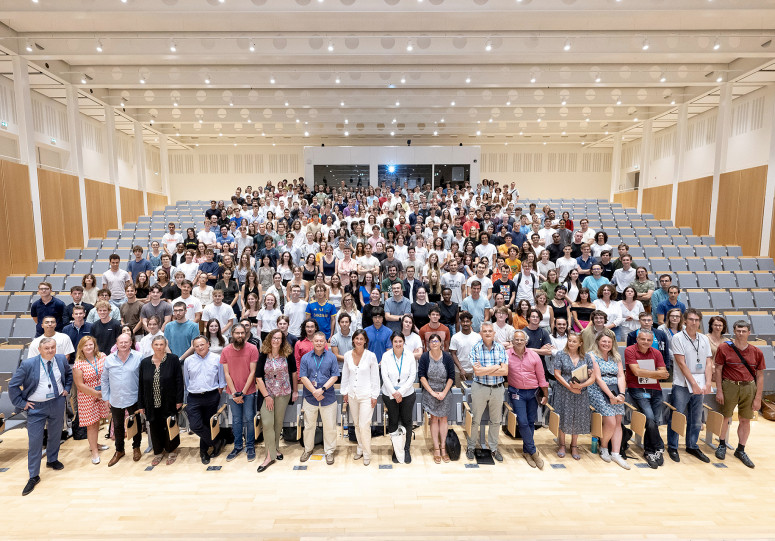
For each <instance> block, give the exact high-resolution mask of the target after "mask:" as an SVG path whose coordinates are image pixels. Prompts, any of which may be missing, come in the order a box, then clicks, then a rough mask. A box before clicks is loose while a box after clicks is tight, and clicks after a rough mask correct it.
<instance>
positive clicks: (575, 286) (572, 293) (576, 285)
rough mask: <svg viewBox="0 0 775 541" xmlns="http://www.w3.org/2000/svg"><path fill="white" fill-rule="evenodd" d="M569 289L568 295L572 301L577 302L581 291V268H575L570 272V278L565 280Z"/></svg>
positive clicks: (564, 283) (565, 284)
mask: <svg viewBox="0 0 775 541" xmlns="http://www.w3.org/2000/svg"><path fill="white" fill-rule="evenodd" d="M563 285H564V286H565V289H566V290H567V292H568V293H567V297H568V300H569V301H570V302H576V301H577V300H578V298H579V292H580V291H581V287H582V286H581V280H580V278H579V269H573V270H571V271H570V272H569V273H568V278H567V279H566V280H565V282H563Z"/></svg>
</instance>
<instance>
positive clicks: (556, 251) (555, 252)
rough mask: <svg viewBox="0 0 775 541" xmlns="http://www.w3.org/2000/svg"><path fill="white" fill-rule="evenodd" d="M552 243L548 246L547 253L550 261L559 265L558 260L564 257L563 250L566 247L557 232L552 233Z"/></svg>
mask: <svg viewBox="0 0 775 541" xmlns="http://www.w3.org/2000/svg"><path fill="white" fill-rule="evenodd" d="M551 238H552V242H550V243H548V244H547V245H546V251H547V252H549V261H551V262H552V263H554V264H557V260H558V259H560V258H561V257H562V255H563V248H565V245H564V244H563V243H562V241H561V240H560V234H559V233H558V232H557V231H554V232H553V233H552V236H551Z"/></svg>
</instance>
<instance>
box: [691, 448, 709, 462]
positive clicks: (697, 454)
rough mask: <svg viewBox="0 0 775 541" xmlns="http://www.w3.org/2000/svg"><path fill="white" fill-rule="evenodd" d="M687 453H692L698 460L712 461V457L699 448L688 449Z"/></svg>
mask: <svg viewBox="0 0 775 541" xmlns="http://www.w3.org/2000/svg"><path fill="white" fill-rule="evenodd" d="M686 453H687V454H689V455H692V456H693V457H695V458H696V459H697V460H701V461H702V462H705V463H706V464H707V463H708V462H710V459H709V458H708V457H707V456H705V453H703V452H702V451H700V450H699V449H687V450H686Z"/></svg>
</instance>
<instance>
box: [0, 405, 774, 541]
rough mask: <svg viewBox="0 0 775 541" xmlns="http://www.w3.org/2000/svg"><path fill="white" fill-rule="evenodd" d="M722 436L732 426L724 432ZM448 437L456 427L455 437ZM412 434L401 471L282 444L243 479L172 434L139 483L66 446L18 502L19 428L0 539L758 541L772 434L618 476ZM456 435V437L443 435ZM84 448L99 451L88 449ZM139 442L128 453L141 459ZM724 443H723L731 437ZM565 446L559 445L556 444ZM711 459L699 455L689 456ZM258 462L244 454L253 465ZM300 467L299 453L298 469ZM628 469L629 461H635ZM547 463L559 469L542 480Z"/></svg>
mask: <svg viewBox="0 0 775 541" xmlns="http://www.w3.org/2000/svg"><path fill="white" fill-rule="evenodd" d="M735 428H736V425H733V429H735ZM458 430H459V429H458ZM421 432H422V431H421V430H417V433H418V439H417V440H416V441H415V442H414V444H413V449H414V453H413V463H412V464H411V465H395V466H393V467H392V469H380V468H379V466H380V465H390V455H389V450H388V446H387V440H386V438H378V439H376V440H375V443H376V446H375V448H376V450H377V452H378V455H377V456H375V457H374V458H373V459H372V463H371V465H370V466H368V467H364V466H363V463H362V461H353V459H352V456H353V452H354V445H353V444H350V443H349V442H343V441H342V440H341V439H340V440H339V448H338V450H337V454H336V463H335V464H334V465H333V466H328V465H326V463H325V461H324V460H310V461H309V462H307V463H306V465H307V469H306V470H296V471H294V469H293V467H294V466H297V465H299V461H298V459H299V455H300V454H301V448H300V447H299V445H298V444H293V445H291V446H284V447H282V449H283V451H284V452H285V460H284V461H282V462H278V463H276V464H275V465H273V466H272V467H271V468H270V469H269V470H268V471H266V472H264V473H262V474H258V473H256V467H257V466H258V464H259V463H260V458H259V459H257V461H256V462H253V463H248V462H247V461H246V459H245V456H244V454H243V455H242V456H241V457H240V458H239V459H237V460H235V461H233V462H231V463H226V460H225V455H226V453H225V452H224V453H223V454H222V455H221V456H220V457H219V458H218V459H216V460H214V461H213V462H212V463H211V464H212V465H221V466H223V469H222V470H220V471H206V470H205V466H203V465H202V464H201V463H200V461H199V457H198V453H197V451H198V440H197V438H196V437H195V436H193V435H183V436H182V438H183V443H182V453H181V456H180V457H179V458H178V461H177V462H176V463H175V464H174V465H172V466H166V465H165V464H164V463H162V464H161V465H159V466H157V467H156V468H154V469H153V470H152V471H145V468H146V467H147V466H149V465H150V461H151V456H150V455H143V458H142V460H141V461H140V462H139V463H134V462H132V460H131V454H130V455H128V456H127V457H126V458H124V459H123V460H122V461H121V462H120V463H119V464H118V465H117V466H115V467H113V468H110V469H108V467H107V462H108V460H109V458H110V456H112V453H113V450H112V449H111V450H110V451H105V452H104V453H103V455H102V456H103V462H102V464H100V465H98V466H94V465H92V464H91V462H90V460H89V453H88V444H87V443H86V442H85V441H73V440H69V441H67V442H66V443H65V444H64V445H63V447H62V451H61V453H60V460H61V461H62V462H63V463H64V465H65V469H64V470H63V471H61V472H54V471H52V470H48V469H46V468H45V467H44V468H43V469H42V472H41V483H40V484H39V485H38V486H37V488H36V489H35V491H34V492H33V493H32V494H31V495H29V496H26V497H24V498H23V497H22V496H21V490H22V488H23V486H24V484H25V483H26V481H27V455H26V442H27V439H26V437H27V434H26V431H22V430H16V431H11V432H9V433H6V434H3V435H2V436H1V437H2V438H3V439H4V441H3V442H2V443H0V468H8V470H7V471H4V472H2V473H0V510H1V511H2V517H3V518H2V522H3V525H2V530H0V531H2V534H0V538H2V539H25V540H30V539H32V540H36V539H53V538H57V539H93V538H99V539H137V538H142V539H197V540H198V539H227V538H235V537H240V538H246V537H248V536H249V537H251V538H254V539H255V538H259V539H339V538H346V539H391V540H396V539H515V538H525V539H567V538H570V537H573V538H578V539H582V538H584V539H587V538H592V539H615V540H621V539H641V538H645V537H649V538H656V539H665V538H668V539H685V538H693V539H705V538H708V539H710V538H712V539H720V538H725V539H732V538H774V537H775V511H774V510H773V507H772V504H773V502H774V501H775V498H774V496H775V483H774V482H773V479H774V478H775V456H773V452H772V449H773V448H774V447H775V423H771V422H769V421H765V420H761V421H758V422H755V423H753V430H752V435H751V439H750V444H749V446H748V448H747V450H748V452H749V455H750V456H751V458H752V459H753V461H754V462H755V463H756V465H757V466H756V469H755V470H749V469H748V468H746V467H745V466H743V465H742V464H741V463H740V462H739V461H738V460H737V459H735V458H734V457H732V456H731V452H730V453H729V454H728V455H727V460H726V461H725V463H724V464H725V465H726V468H718V467H716V464H717V463H718V460H716V459H715V457H712V463H711V464H702V463H700V462H699V461H697V460H695V459H694V458H692V457H689V456H687V455H686V454H684V453H682V455H681V457H682V461H681V463H680V464H675V463H673V462H671V461H670V460H669V459H668V458H667V457H666V459H665V460H666V464H665V466H664V467H662V468H660V469H659V470H651V469H648V468H645V469H643V468H638V467H633V469H632V470H630V471H624V470H622V469H621V468H619V467H618V466H616V465H615V464H606V463H604V462H602V461H601V460H600V458H598V457H596V456H593V455H591V454H590V453H589V450H588V449H589V446H588V443H589V439H588V438H589V437H588V436H587V437H584V439H583V440H582V441H583V442H584V444H585V447H584V449H583V451H582V460H581V461H579V462H576V461H574V460H573V459H572V458H570V455H568V456H567V457H566V458H564V459H562V460H561V459H558V458H557V457H556V455H555V453H554V451H555V445H554V443H553V441H552V435H551V434H550V433H549V432H548V430H546V429H544V430H540V431H538V432H537V435H536V436H537V443H538V445H539V449H540V451H541V453H542V454H543V456H544V458H545V460H546V461H547V465H546V468H545V470H544V471H538V470H534V469H531V468H530V467H529V466H528V465H527V463H526V462H525V461H524V460H523V459H522V456H521V442H516V441H515V440H511V439H510V438H508V437H507V436H506V435H505V434H504V435H501V443H502V446H501V449H502V451H503V455H504V457H505V461H504V462H503V463H502V464H496V465H494V466H480V467H478V468H466V464H467V463H468V461H467V460H465V457H462V459H461V460H460V461H458V462H452V463H449V464H441V465H436V464H434V462H433V459H432V454H431V453H430V452H427V451H426V450H425V445H424V442H423V441H422V435H421ZM459 434H461V435H462V431H461V432H459ZM100 441H101V442H103V441H106V440H104V439H103V438H102V437H100ZM145 443H146V441H145V439H144V440H143V447H145ZM732 443H733V444H736V443H737V439H736V437H732ZM568 450H570V448H568ZM703 450H704V451H705V452H706V453H708V454H709V456H711V453H712V450H710V449H709V448H707V447H706V446H704V445H703ZM263 452H264V449H263V447H260V448H259V449H258V454H259V457H260V456H261V454H262V453H263ZM313 458H315V457H313ZM636 463H641V464H644V462H643V460H642V457H640V456H638V460H637V461H636ZM550 465H564V466H565V468H552V467H551V466H550Z"/></svg>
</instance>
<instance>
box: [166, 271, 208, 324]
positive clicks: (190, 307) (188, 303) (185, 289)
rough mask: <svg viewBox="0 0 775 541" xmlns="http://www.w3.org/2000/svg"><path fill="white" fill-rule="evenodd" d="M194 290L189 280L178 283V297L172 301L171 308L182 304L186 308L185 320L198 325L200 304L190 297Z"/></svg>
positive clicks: (200, 311)
mask: <svg viewBox="0 0 775 541" xmlns="http://www.w3.org/2000/svg"><path fill="white" fill-rule="evenodd" d="M193 290H194V284H192V283H191V282H190V281H189V280H183V281H182V282H181V283H180V297H178V298H177V299H174V300H173V301H172V306H175V305H176V304H177V303H179V302H182V303H183V304H184V305H185V307H186V319H187V320H189V321H193V322H194V323H196V324H197V325H199V320H201V319H202V302H201V301H200V300H199V299H197V298H196V297H194V296H193V295H191V292H192V291H193Z"/></svg>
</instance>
